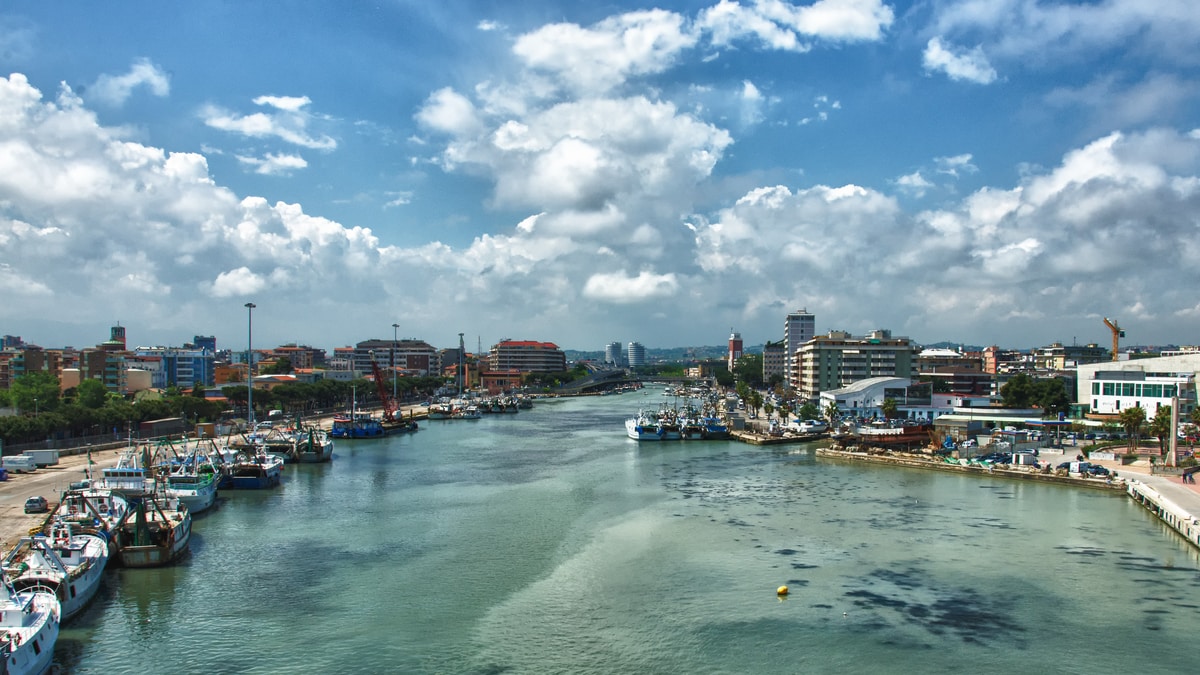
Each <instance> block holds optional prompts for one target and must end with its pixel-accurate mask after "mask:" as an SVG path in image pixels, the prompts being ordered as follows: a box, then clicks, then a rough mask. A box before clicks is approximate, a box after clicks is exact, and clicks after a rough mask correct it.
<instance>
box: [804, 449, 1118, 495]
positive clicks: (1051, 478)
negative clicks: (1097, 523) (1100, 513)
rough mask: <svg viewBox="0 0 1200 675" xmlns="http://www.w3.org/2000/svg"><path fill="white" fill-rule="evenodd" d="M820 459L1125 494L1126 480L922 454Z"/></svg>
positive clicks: (846, 454)
mask: <svg viewBox="0 0 1200 675" xmlns="http://www.w3.org/2000/svg"><path fill="white" fill-rule="evenodd" d="M817 457H828V458H832V459H844V460H850V461H856V462H870V463H872V464H890V465H892V466H905V467H911V468H915V469H933V470H936V471H950V472H956V473H969V474H977V475H980V476H992V477H1000V478H1011V479H1014V480H1033V481H1040V482H1043V483H1058V484H1060V485H1074V486H1077V487H1086V488H1092V489H1097V490H1114V491H1117V492H1124V491H1125V480H1124V478H1117V479H1112V480H1110V479H1104V478H1083V477H1077V476H1064V475H1061V474H1058V473H1042V472H1041V471H1039V470H1037V469H1033V468H1027V467H1011V468H1003V467H1002V466H992V467H987V466H978V465H970V466H964V465H962V464H951V463H949V462H946V461H944V460H942V459H940V458H931V457H929V456H928V455H919V454H916V453H903V452H887V453H868V452H865V451H861V450H852V449H845V450H838V449H835V448H818V449H817Z"/></svg>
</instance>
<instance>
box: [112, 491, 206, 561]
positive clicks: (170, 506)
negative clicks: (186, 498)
mask: <svg viewBox="0 0 1200 675" xmlns="http://www.w3.org/2000/svg"><path fill="white" fill-rule="evenodd" d="M191 537H192V514H191V513H190V512H188V508H187V506H186V505H185V504H184V503H183V502H181V501H179V500H178V499H175V498H174V497H167V496H163V495H154V494H150V495H146V496H144V497H142V498H141V499H138V500H136V501H135V502H134V503H133V504H132V505H131V506H130V509H129V511H127V512H126V513H125V517H124V518H122V519H121V521H120V522H119V523H117V529H116V539H115V541H116V545H117V556H118V557H119V558H120V561H121V564H122V565H124V566H125V567H160V566H162V565H169V564H171V563H173V562H175V560H177V559H178V558H180V557H181V556H182V555H183V554H184V553H187V550H188V542H190V541H191Z"/></svg>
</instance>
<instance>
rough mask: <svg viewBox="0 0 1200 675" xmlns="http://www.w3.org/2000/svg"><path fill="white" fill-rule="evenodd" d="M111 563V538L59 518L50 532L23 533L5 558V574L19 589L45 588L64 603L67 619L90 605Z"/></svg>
mask: <svg viewBox="0 0 1200 675" xmlns="http://www.w3.org/2000/svg"><path fill="white" fill-rule="evenodd" d="M107 566H108V539H107V538H105V537H104V536H103V535H101V534H86V533H83V532H78V531H76V530H75V529H74V528H73V526H72V525H71V524H70V523H69V522H67V521H64V520H61V519H59V520H56V521H55V522H54V523H53V524H52V526H51V528H50V536H48V537H46V536H42V535H38V536H34V537H22V538H21V540H20V541H18V542H17V545H16V547H14V548H13V549H12V550H11V551H9V553H8V555H7V556H5V558H4V574H5V576H6V577H7V578H8V579H9V580H10V581H11V582H12V585H13V588H14V589H16V590H17V591H18V592H19V591H24V590H33V589H45V590H49V591H50V592H52V593H54V595H55V597H56V598H58V602H59V604H60V605H61V607H62V609H61V613H62V621H64V622H65V621H68V620H69V619H70V618H71V617H73V616H75V615H76V614H78V613H79V611H80V610H82V609H83V608H84V606H86V605H87V603H88V601H90V600H91V599H92V596H94V595H95V594H96V590H97V589H98V588H100V579H101V577H102V576H103V574H104V568H105V567H107Z"/></svg>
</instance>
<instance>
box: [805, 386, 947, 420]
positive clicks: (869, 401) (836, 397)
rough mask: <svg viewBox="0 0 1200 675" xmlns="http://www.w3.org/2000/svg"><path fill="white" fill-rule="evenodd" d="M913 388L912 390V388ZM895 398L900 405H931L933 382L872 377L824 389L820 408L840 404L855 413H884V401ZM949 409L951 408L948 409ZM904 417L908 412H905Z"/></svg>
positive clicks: (847, 412) (842, 409) (844, 410)
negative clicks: (922, 382) (836, 387)
mask: <svg viewBox="0 0 1200 675" xmlns="http://www.w3.org/2000/svg"><path fill="white" fill-rule="evenodd" d="M910 388H911V392H910ZM889 398H890V399H892V400H893V401H895V402H896V405H897V407H903V406H910V405H919V406H925V407H927V406H929V404H930V400H931V397H930V391H929V385H928V384H924V385H916V386H914V385H913V382H912V380H910V379H908V378H907V377H869V378H867V379H865V380H859V381H857V382H854V383H851V384H850V385H848V386H845V387H840V388H838V389H830V390H828V391H822V392H821V394H820V408H821V411H822V412H824V411H825V410H827V409H828V408H829V406H830V405H831V404H837V408H838V413H839V414H841V415H850V416H851V417H863V418H871V417H876V418H878V417H883V410H882V406H883V402H884V400H886V399H889ZM947 412H949V411H947ZM901 416H902V417H907V416H908V415H906V414H904V413H901Z"/></svg>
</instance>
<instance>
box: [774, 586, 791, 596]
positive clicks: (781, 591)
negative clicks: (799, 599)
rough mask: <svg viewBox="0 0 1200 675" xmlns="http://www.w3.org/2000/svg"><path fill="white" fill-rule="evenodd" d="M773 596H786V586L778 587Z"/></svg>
mask: <svg viewBox="0 0 1200 675" xmlns="http://www.w3.org/2000/svg"><path fill="white" fill-rule="evenodd" d="M775 594H776V595H787V594H788V587H787V586H780V587H779V588H778V589H776V590H775Z"/></svg>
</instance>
